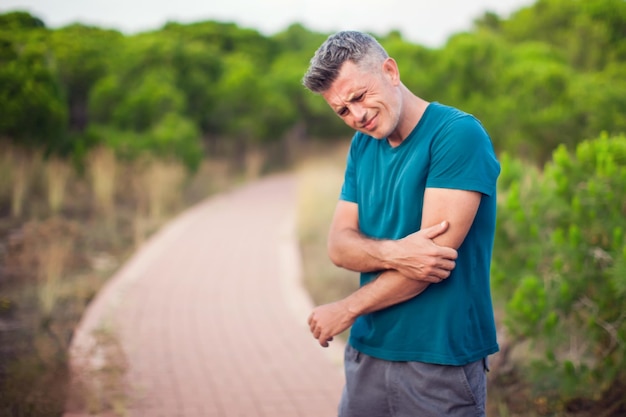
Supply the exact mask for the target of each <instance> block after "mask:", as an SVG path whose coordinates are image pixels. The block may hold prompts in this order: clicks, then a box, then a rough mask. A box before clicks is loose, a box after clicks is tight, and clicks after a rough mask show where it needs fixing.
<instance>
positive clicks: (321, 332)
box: [309, 300, 357, 347]
mask: <svg viewBox="0 0 626 417" xmlns="http://www.w3.org/2000/svg"><path fill="white" fill-rule="evenodd" d="M356 317H357V316H356V315H355V314H353V313H351V312H350V311H349V310H348V306H347V303H346V302H345V301H344V300H340V301H336V302H334V303H330V304H324V305H321V306H319V307H316V308H315V309H314V310H313V312H312V313H311V315H310V316H309V328H310V329H311V333H312V334H313V337H315V338H316V339H317V340H318V342H319V344H320V345H321V346H323V347H328V343H329V342H331V341H332V340H333V337H334V336H337V335H338V334H339V333H341V332H343V331H344V330H347V329H348V328H349V327H350V326H352V323H354V320H356Z"/></svg>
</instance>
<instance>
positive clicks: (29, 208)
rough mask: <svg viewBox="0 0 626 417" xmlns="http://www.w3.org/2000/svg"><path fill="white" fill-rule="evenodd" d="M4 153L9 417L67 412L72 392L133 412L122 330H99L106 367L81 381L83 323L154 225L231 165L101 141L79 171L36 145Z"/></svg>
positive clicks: (2, 358) (1, 212) (1, 368)
mask: <svg viewBox="0 0 626 417" xmlns="http://www.w3.org/2000/svg"><path fill="white" fill-rule="evenodd" d="M0 151H1V152H0V174H2V175H0V417H52V416H61V415H62V414H63V412H64V410H65V407H66V404H67V399H68V396H69V394H72V401H73V403H74V404H78V405H81V404H82V406H81V407H82V409H83V410H86V411H89V412H91V413H96V414H98V413H101V412H105V413H107V414H110V413H114V414H115V415H118V416H123V415H125V407H126V406H125V404H126V399H125V397H124V396H123V395H122V393H123V392H124V386H123V374H124V371H125V363H124V355H123V352H122V351H121V347H120V346H119V344H118V343H117V341H116V339H115V335H114V333H113V332H112V331H110V330H106V331H105V330H103V331H101V332H98V334H96V335H94V337H95V339H96V341H97V345H98V349H99V351H98V354H99V357H100V358H101V359H102V361H103V366H102V367H100V368H98V372H96V373H94V372H92V373H91V374H90V376H89V381H90V383H89V384H86V385H83V386H82V387H78V386H71V385H70V381H71V378H70V375H69V371H68V350H69V346H70V342H71V340H72V334H73V331H74V329H75V328H76V326H77V325H78V323H79V321H80V319H81V317H82V315H83V313H84V311H85V308H86V307H87V305H88V304H89V302H90V301H91V300H92V299H93V298H94V297H95V295H96V294H97V293H98V291H99V290H100V288H102V286H103V285H104V284H105V283H106V281H107V280H108V278H109V277H111V276H112V275H113V274H114V273H115V272H116V270H117V268H118V267H119V266H121V265H122V264H123V263H124V261H125V260H126V259H127V258H128V257H129V256H130V255H131V254H132V253H133V252H134V251H135V249H136V248H137V246H138V245H140V244H141V243H142V242H143V241H144V240H145V239H146V238H147V237H148V236H149V235H150V234H152V233H154V232H155V231H157V230H158V229H159V227H160V226H161V225H163V224H164V223H165V222H166V221H167V220H168V219H170V218H172V217H173V216H175V215H176V214H177V213H178V212H180V211H181V210H183V209H184V208H185V207H188V206H190V205H193V204H195V203H197V202H199V201H201V200H203V199H204V198H206V197H208V196H210V195H212V194H214V193H218V192H221V191H224V190H226V189H228V188H229V187H231V186H232V185H233V178H234V176H233V175H232V172H231V167H230V165H229V163H228V162H225V161H217V160H207V161H205V162H204V163H203V164H202V165H201V166H200V168H199V169H198V171H197V172H196V173H195V174H194V175H190V174H189V173H188V172H186V171H185V170H184V169H183V168H182V166H180V165H179V164H176V163H175V162H172V161H165V160H156V159H143V160H141V161H122V160H118V159H117V158H116V157H115V155H114V154H113V153H112V152H110V151H107V150H105V149H98V150H94V151H93V154H90V155H89V156H88V158H87V161H86V164H85V169H84V170H77V169H76V167H75V166H74V165H73V164H72V163H71V162H69V161H63V160H60V159H52V158H51V159H44V158H43V156H42V155H41V154H40V153H37V152H30V153H29V152H26V151H24V150H18V149H15V148H11V147H9V146H3V147H2V149H0ZM94 384H95V385H94Z"/></svg>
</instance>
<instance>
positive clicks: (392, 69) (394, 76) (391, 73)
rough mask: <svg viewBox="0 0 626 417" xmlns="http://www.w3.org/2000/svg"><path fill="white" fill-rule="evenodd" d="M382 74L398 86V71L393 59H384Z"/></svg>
mask: <svg viewBox="0 0 626 417" xmlns="http://www.w3.org/2000/svg"><path fill="white" fill-rule="evenodd" d="M383 74H384V75H385V76H387V77H389V79H390V80H391V82H392V83H393V84H394V85H398V84H399V83H400V70H399V69H398V64H397V63H396V60H395V59H393V58H387V59H385V61H384V62H383Z"/></svg>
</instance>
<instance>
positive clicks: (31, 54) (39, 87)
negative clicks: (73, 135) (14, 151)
mask: <svg viewBox="0 0 626 417" xmlns="http://www.w3.org/2000/svg"><path fill="white" fill-rule="evenodd" d="M22 18H23V17H22ZM22 18H21V19H22ZM5 20H6V19H5ZM7 26H8V27H12V25H7ZM47 36H48V32H47V31H46V30H45V29H40V28H38V27H36V29H33V30H32V31H28V32H19V31H18V32H14V31H9V30H5V29H4V26H3V27H0V114H2V117H1V118H0V137H2V136H4V137H8V138H10V139H11V140H12V141H13V142H15V143H20V144H22V145H24V146H31V147H40V148H44V149H46V150H50V149H58V148H59V147H62V146H63V142H64V139H65V132H66V124H65V122H66V118H67V108H66V106H65V103H64V98H63V95H62V91H61V88H60V85H59V82H58V80H57V78H56V76H55V72H54V66H53V63H52V62H51V61H50V59H49V54H48V52H49V51H48V48H47V47H46V46H45V40H46V39H47Z"/></svg>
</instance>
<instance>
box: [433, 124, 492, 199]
mask: <svg viewBox="0 0 626 417" xmlns="http://www.w3.org/2000/svg"><path fill="white" fill-rule="evenodd" d="M430 152H431V155H430V158H431V159H430V162H431V164H430V169H429V173H428V178H427V180H426V187H427V188H451V189H459V190H467V191H477V192H480V193H482V194H485V195H489V196H491V195H493V194H494V193H495V191H496V181H497V179H498V175H499V174H500V163H499V162H498V160H497V158H496V155H495V152H494V150H493V144H492V143H491V139H490V138H489V135H488V134H487V132H486V131H485V129H484V128H483V126H482V124H481V123H480V122H479V121H478V120H477V119H476V118H474V117H473V116H471V115H468V116H463V117H459V118H456V119H454V120H452V121H450V122H449V123H448V124H447V125H446V126H445V127H444V128H443V129H442V131H441V132H440V134H439V135H437V137H436V138H435V139H434V140H433V142H432V144H431V148H430Z"/></svg>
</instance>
